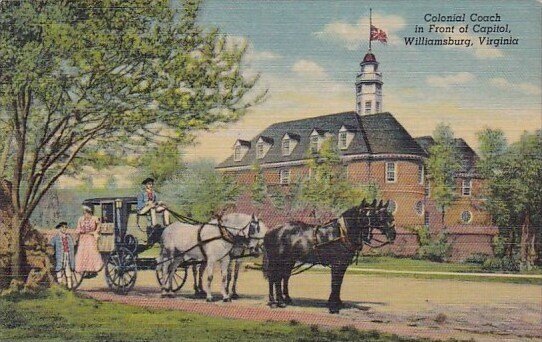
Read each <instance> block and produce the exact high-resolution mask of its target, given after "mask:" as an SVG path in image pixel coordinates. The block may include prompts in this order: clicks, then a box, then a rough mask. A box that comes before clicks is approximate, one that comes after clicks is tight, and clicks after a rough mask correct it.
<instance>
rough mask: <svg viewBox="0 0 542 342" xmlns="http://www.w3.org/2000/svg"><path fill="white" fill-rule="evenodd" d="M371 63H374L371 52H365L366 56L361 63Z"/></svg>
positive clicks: (374, 59)
mask: <svg viewBox="0 0 542 342" xmlns="http://www.w3.org/2000/svg"><path fill="white" fill-rule="evenodd" d="M372 62H376V57H375V55H374V54H372V53H371V52H367V54H365V57H363V62H362V63H372Z"/></svg>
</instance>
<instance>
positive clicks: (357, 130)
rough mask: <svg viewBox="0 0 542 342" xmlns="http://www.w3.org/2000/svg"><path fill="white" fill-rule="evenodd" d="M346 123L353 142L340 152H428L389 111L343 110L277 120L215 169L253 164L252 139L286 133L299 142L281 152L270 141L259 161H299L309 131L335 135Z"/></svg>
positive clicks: (304, 153) (277, 139)
mask: <svg viewBox="0 0 542 342" xmlns="http://www.w3.org/2000/svg"><path fill="white" fill-rule="evenodd" d="M343 126H346V127H348V131H350V132H353V133H354V137H353V139H352V142H351V143H350V145H349V146H348V148H347V149H346V150H340V151H339V153H340V154H341V155H358V154H408V155H417V156H422V157H425V156H427V153H426V152H425V150H423V149H422V148H421V147H420V146H419V145H418V144H417V143H416V141H415V140H414V139H413V138H412V137H411V136H410V134H409V133H408V132H407V131H406V130H405V128H404V127H403V126H402V125H401V124H400V123H399V122H398V121H397V120H396V119H395V118H394V117H393V115H392V114H390V113H379V114H372V115H363V116H359V115H358V114H357V113H356V112H353V111H351V112H342V113H335V114H328V115H323V116H317V117H313V118H307V119H301V120H295V121H285V122H278V123H275V124H273V125H271V126H269V127H267V128H266V129H265V130H263V131H262V132H261V133H260V134H258V135H257V136H255V137H254V138H253V139H252V142H253V144H252V146H253V147H251V148H250V150H249V151H248V152H247V154H246V155H245V156H244V157H243V159H242V160H241V161H238V162H236V161H234V160H233V155H232V156H230V157H228V158H227V159H226V160H225V161H223V162H222V163H220V164H219V165H218V168H226V167H236V166H249V165H252V164H254V163H255V161H256V160H257V159H256V148H255V145H256V144H255V142H256V141H258V140H259V138H260V137H262V136H263V137H268V138H271V139H273V140H274V141H275V142H280V141H281V139H282V137H283V136H284V135H285V134H288V135H297V136H298V137H299V143H298V144H297V146H296V147H295V148H294V150H293V151H292V153H291V154H290V155H287V156H283V155H282V151H281V146H280V144H277V143H275V144H273V145H272V146H271V148H270V149H269V151H268V153H267V154H266V155H265V157H264V158H262V159H259V160H258V161H259V162H260V163H277V162H287V161H295V160H302V159H306V158H307V151H308V150H309V147H310V134H311V133H312V132H313V131H314V130H315V129H316V130H317V131H322V132H324V131H325V132H327V133H330V134H333V135H334V136H337V135H338V134H339V131H340V129H341V128H342V127H343Z"/></svg>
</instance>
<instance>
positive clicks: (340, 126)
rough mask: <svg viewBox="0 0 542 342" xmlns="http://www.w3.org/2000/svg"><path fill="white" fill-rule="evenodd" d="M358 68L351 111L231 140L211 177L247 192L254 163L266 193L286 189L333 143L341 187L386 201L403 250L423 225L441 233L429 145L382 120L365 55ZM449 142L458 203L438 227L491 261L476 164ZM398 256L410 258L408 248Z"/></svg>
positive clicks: (378, 91) (373, 67) (378, 77)
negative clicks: (456, 163) (456, 156)
mask: <svg viewBox="0 0 542 342" xmlns="http://www.w3.org/2000/svg"><path fill="white" fill-rule="evenodd" d="M360 66H361V71H360V73H359V74H358V75H357V78H356V83H355V92H356V111H352V112H342V113H336V114H329V115H323V116H317V117H313V118H308V119H302V120H295V121H287V122H279V123H275V124H272V125H271V126H269V127H268V128H266V129H265V130H263V131H262V132H261V133H260V134H258V135H257V136H255V137H254V138H252V139H251V140H237V141H236V143H235V145H234V153H233V154H232V155H231V156H230V157H228V158H227V159H226V160H225V161H223V162H222V163H220V164H219V165H218V166H217V169H218V170H220V171H223V172H226V173H228V174H231V175H234V176H235V177H236V178H237V179H238V180H239V182H241V183H244V184H250V183H252V182H253V181H254V179H255V172H254V170H253V165H254V164H256V163H257V164H258V165H260V167H261V170H262V172H263V174H264V179H265V181H266V183H267V184H268V185H271V186H282V187H285V188H287V187H288V186H289V185H290V184H291V183H293V182H296V181H298V180H300V179H302V178H303V177H307V176H309V175H310V172H311V171H310V169H309V168H308V166H307V162H308V160H309V158H310V156H311V154H312V153H317V152H318V150H319V148H320V146H321V144H322V142H323V141H324V140H325V139H327V138H329V137H333V138H334V141H336V143H337V144H338V146H337V147H338V151H339V154H340V157H341V160H342V162H343V165H344V167H345V169H346V174H347V179H348V180H349V181H351V182H352V184H354V185H363V184H369V183H376V184H377V185H378V187H379V190H380V193H381V196H382V197H383V198H384V199H385V200H390V204H391V205H390V210H391V211H392V212H393V213H394V216H395V222H396V225H397V227H398V228H399V230H398V231H399V233H400V234H403V235H404V236H403V238H405V239H407V240H408V241H406V240H405V241H403V247H405V244H406V245H412V244H414V243H415V242H413V241H415V237H413V236H410V235H411V234H410V233H409V232H408V230H406V229H404V228H406V227H412V226H420V225H426V226H428V227H431V229H432V230H433V231H438V230H440V229H441V228H442V226H443V224H442V223H441V213H440V212H439V211H438V210H437V208H436V206H435V203H434V202H433V201H432V200H431V196H430V195H429V193H430V191H429V190H430V186H431V181H430V177H426V172H425V168H424V161H425V160H426V159H427V157H428V152H429V147H430V146H431V145H432V144H433V143H434V140H433V139H432V138H431V137H429V136H427V137H419V138H413V137H412V136H411V135H410V134H409V133H408V132H407V131H406V129H405V128H404V127H403V126H402V125H401V123H400V122H398V121H397V120H396V119H395V117H394V116H393V115H392V114H391V113H388V112H382V109H383V100H382V88H383V82H382V74H381V73H380V72H379V71H378V62H377V61H376V58H375V56H374V54H372V53H370V52H369V53H367V54H366V55H365V57H364V59H363V61H362V62H361V64H360ZM456 142H457V146H458V150H459V151H460V154H461V159H462V170H461V172H460V173H459V174H458V175H457V178H456V180H457V189H458V194H457V195H458V197H457V200H456V201H455V203H454V204H453V205H452V207H450V208H449V209H448V210H447V212H446V215H445V223H444V224H445V225H446V226H447V227H449V228H450V232H451V234H452V235H453V234H457V235H458V237H457V239H458V241H459V240H461V239H463V240H464V238H465V237H466V236H469V235H470V234H471V233H473V232H474V234H475V235H480V234H481V235H482V236H483V237H482V238H481V240H480V239H479V240H476V238H475V239H474V240H472V238H471V239H470V240H469V239H467V240H468V241H470V242H468V241H467V242H461V243H464V244H470V245H472V244H474V245H476V243H477V241H482V240H483V244H484V246H483V247H481V246H478V247H477V248H476V249H478V251H480V248H481V249H482V251H483V252H486V253H488V254H491V248H490V246H489V245H488V241H491V237H492V236H493V235H494V233H495V230H494V229H492V228H489V227H487V226H488V225H489V224H490V217H489V216H488V214H487V213H486V212H484V210H483V209H482V207H481V205H480V202H479V200H477V198H478V196H477V194H479V193H480V187H481V184H482V181H483V180H482V179H481V178H480V177H479V175H478V174H477V173H476V161H477V159H478V156H477V155H476V153H475V152H474V151H473V150H472V148H471V147H470V146H469V145H468V144H467V143H466V142H465V141H464V140H463V139H456ZM454 232H455V233H454ZM412 239H414V240H412ZM396 245H397V243H396ZM414 252H415V249H414ZM402 253H403V252H402ZM403 254H412V248H410V250H409V251H404V253H403ZM456 254H457V253H456ZM459 254H461V255H462V256H465V255H468V254H469V253H468V251H467V252H466V253H459ZM458 258H460V257H458Z"/></svg>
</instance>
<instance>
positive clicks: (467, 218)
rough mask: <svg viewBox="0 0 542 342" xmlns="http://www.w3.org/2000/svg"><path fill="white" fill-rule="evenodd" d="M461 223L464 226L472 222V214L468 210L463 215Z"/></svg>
mask: <svg viewBox="0 0 542 342" xmlns="http://www.w3.org/2000/svg"><path fill="white" fill-rule="evenodd" d="M461 222H462V223H464V224H467V223H471V222H472V213H471V212H470V211H468V210H465V211H463V212H462V213H461Z"/></svg>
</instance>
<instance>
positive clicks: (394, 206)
mask: <svg viewBox="0 0 542 342" xmlns="http://www.w3.org/2000/svg"><path fill="white" fill-rule="evenodd" d="M388 212H390V213H392V214H395V213H396V212H397V202H395V201H394V200H392V199H390V204H388Z"/></svg>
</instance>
